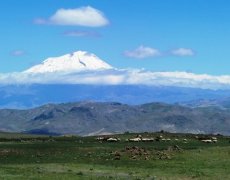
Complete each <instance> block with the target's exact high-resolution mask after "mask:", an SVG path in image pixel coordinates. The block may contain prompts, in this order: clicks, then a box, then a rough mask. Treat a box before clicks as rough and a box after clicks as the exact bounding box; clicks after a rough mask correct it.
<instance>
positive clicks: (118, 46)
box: [0, 0, 230, 75]
mask: <svg viewBox="0 0 230 180" xmlns="http://www.w3.org/2000/svg"><path fill="white" fill-rule="evenodd" d="M87 6H90V7H92V8H94V9H96V10H99V11H100V12H102V13H103V15H104V18H106V19H107V20H108V21H109V23H107V24H104V25H100V26H97V27H91V26H82V25H75V26H73V25H71V26H70V25H58V24H54V23H53V24H52V23H47V22H46V23H40V24H39V23H35V20H36V19H38V18H41V19H43V20H47V21H48V19H49V18H50V17H51V16H53V15H54V14H55V12H57V10H59V9H61V8H63V9H76V8H81V7H87ZM229 12H230V2H229V1H227V0H212V1H205V0H187V1H185V0H173V1H172V0H163V1H162V0H135V3H134V2H132V3H131V1H128V0H116V1H115V0H114V1H106V0H100V1H99V0H91V1H87V0H46V1H31V0H20V1H15V0H2V1H1V2H0V22H1V28H0V39H1V41H0V72H1V73H5V72H13V71H22V70H25V69H27V68H28V67H30V66H32V65H35V64H38V63H40V62H41V61H42V60H44V59H46V58H47V57H50V56H60V55H63V54H66V53H70V52H72V51H77V50H86V51H89V52H92V53H95V54H96V55H97V56H99V57H100V58H101V59H103V60H105V61H106V62H108V63H109V64H111V65H112V66H114V67H117V68H127V67H129V68H145V69H147V70H151V71H189V72H193V73H197V74H203V73H207V74H212V75H222V74H230V69H229V67H230V51H229V49H230V21H229V19H230V13H229ZM71 32H72V33H73V32H75V33H76V32H77V33H79V32H81V33H83V35H82V34H81V36H80V35H79V34H78V36H67V34H68V33H71ZM140 47H142V50H143V49H144V50H146V48H149V49H150V50H156V51H157V52H159V54H158V55H156V52H151V53H150V55H149V56H148V55H147V56H146V58H145V57H141V58H140V57H139V58H136V57H135V56H136V55H137V53H140V52H139V51H138V49H139V50H140ZM179 49H184V50H189V52H190V51H191V53H190V54H189V53H188V51H186V52H187V55H186V53H185V55H184V56H181V55H180V54H178V53H175V52H178V50H179ZM135 50H136V51H135ZM173 52H174V53H173ZM179 52H180V51H179ZM128 56H129V57H128Z"/></svg>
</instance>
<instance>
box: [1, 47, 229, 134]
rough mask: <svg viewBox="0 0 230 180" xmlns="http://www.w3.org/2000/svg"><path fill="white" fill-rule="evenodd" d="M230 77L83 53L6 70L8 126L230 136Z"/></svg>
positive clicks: (3, 82) (3, 91)
mask: <svg viewBox="0 0 230 180" xmlns="http://www.w3.org/2000/svg"><path fill="white" fill-rule="evenodd" d="M229 78H230V77H227V76H220V77H216V76H210V75H195V74H192V73H187V72H150V71H146V70H135V69H117V68H114V67H113V66H111V65H110V64H108V63H106V62H105V61H103V60H101V59H100V58H98V57H97V56H96V55H94V54H91V53H88V52H85V51H77V52H73V53H70V54H66V55H63V56H60V57H52V58H48V59H46V60H44V61H43V62H42V63H41V64H38V65H35V66H32V67H30V68H28V69H27V70H24V71H22V72H15V73H8V74H0V108H1V109H0V130H1V131H10V132H28V133H42V134H78V135H95V134H108V133H122V132H126V131H130V132H144V131H159V130H165V131H170V132H191V133H215V134H216V133H220V134H230V129H229V125H230V110H229V107H230V105H229V104H230V100H229V98H230V90H229V88H228V84H229V82H228V79H229ZM220 87H224V88H220Z"/></svg>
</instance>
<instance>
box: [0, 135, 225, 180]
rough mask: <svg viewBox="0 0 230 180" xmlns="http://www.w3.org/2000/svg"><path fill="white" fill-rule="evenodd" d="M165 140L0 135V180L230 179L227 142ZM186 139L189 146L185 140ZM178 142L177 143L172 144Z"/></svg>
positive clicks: (220, 138) (172, 137) (176, 136)
mask: <svg viewBox="0 0 230 180" xmlns="http://www.w3.org/2000/svg"><path fill="white" fill-rule="evenodd" d="M159 135H163V137H165V138H170V139H171V141H168V142H162V141H160V142H157V141H154V142H126V141H125V140H126V139H127V138H130V137H135V136H136V134H123V135H116V136H117V137H119V138H121V141H120V142H99V141H97V140H96V139H95V138H96V137H75V136H73V137H48V136H30V135H20V134H7V133H4V134H1V135H0V179H56V180H59V179H100V180H103V179H202V180H203V179H230V168H229V167H230V143H229V140H230V139H229V138H228V137H223V136H218V137H217V138H218V142H217V143H210V144H206V143H202V142H200V141H198V140H197V139H195V135H191V134H169V133H162V134H160V133H143V134H142V136H143V137H157V136H159ZM185 138H186V139H187V143H185V142H184V141H183V139H185ZM175 139H178V141H175Z"/></svg>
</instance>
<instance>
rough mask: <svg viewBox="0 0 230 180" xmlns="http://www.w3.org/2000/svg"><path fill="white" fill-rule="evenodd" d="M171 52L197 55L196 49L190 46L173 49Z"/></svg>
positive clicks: (182, 54) (178, 54)
mask: <svg viewBox="0 0 230 180" xmlns="http://www.w3.org/2000/svg"><path fill="white" fill-rule="evenodd" d="M171 54H172V55H175V56H193V55H195V53H194V51H193V50H192V49H188V48H179V49H174V50H172V51H171Z"/></svg>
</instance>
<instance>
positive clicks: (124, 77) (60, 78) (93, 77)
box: [0, 69, 230, 89]
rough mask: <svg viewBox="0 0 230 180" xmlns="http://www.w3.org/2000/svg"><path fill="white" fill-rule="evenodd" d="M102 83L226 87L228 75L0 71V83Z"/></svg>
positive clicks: (132, 70) (125, 71)
mask: <svg viewBox="0 0 230 180" xmlns="http://www.w3.org/2000/svg"><path fill="white" fill-rule="evenodd" d="M33 83H37V84H94V85H95V84H97V85H98V84H103V85H121V84H129V85H148V86H176V87H191V88H203V89H230V76H229V75H224V76H212V75H208V74H194V73H188V72H177V71H176V72H152V71H145V70H138V69H110V70H101V71H85V72H76V73H63V72H62V73H61V72H56V73H43V74H41V73H39V74H36V73H35V74H34V73H25V72H19V73H9V74H0V85H1V84H33Z"/></svg>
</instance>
